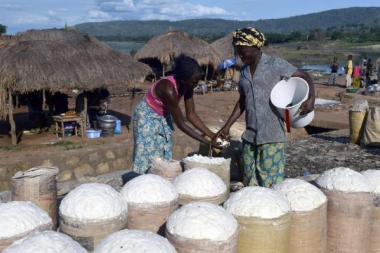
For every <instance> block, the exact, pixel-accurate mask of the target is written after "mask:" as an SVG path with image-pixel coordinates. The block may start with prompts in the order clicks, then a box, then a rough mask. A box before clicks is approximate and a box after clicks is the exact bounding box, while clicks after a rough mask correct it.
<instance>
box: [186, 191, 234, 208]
mask: <svg viewBox="0 0 380 253" xmlns="http://www.w3.org/2000/svg"><path fill="white" fill-rule="evenodd" d="M228 196H229V193H228V191H225V192H223V193H222V194H220V195H218V196H215V197H203V198H200V197H194V196H190V195H187V194H179V198H178V199H179V204H180V205H181V206H183V205H186V204H189V203H191V202H197V201H204V202H209V203H212V204H215V205H220V204H222V203H223V202H224V201H226V199H227V198H228Z"/></svg>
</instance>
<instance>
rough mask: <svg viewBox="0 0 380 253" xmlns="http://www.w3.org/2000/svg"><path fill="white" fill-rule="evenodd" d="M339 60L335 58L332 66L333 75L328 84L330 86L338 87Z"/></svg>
mask: <svg viewBox="0 0 380 253" xmlns="http://www.w3.org/2000/svg"><path fill="white" fill-rule="evenodd" d="M338 68H339V64H338V58H337V57H334V58H333V61H332V63H331V64H330V69H331V73H330V76H329V80H328V84H329V85H336V78H337V76H338Z"/></svg>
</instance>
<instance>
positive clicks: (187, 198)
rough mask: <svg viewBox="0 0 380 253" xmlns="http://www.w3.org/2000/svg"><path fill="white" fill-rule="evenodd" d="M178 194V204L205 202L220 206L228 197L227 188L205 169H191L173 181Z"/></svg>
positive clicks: (220, 180) (219, 179)
mask: <svg viewBox="0 0 380 253" xmlns="http://www.w3.org/2000/svg"><path fill="white" fill-rule="evenodd" d="M173 185H174V186H175V187H176V189H177V191H178V193H179V204H180V205H185V204H188V203H190V202H198V201H205V202H210V203H213V204H216V205H220V204H222V203H223V202H224V201H225V200H226V199H227V197H228V191H227V186H226V184H225V183H224V182H223V180H222V179H221V178H220V177H219V176H218V175H216V174H215V173H213V172H211V171H209V170H208V169H205V168H192V169H189V170H186V171H185V172H184V173H182V174H181V175H179V176H178V177H176V179H174V181H173Z"/></svg>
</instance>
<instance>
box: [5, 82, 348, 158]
mask: <svg viewBox="0 0 380 253" xmlns="http://www.w3.org/2000/svg"><path fill="white" fill-rule="evenodd" d="M314 80H315V87H316V94H317V97H318V98H325V99H333V98H334V97H336V94H337V93H339V92H342V91H344V86H343V83H344V77H342V76H340V77H339V79H338V83H339V84H341V85H338V86H327V84H326V81H327V78H326V77H317V76H316V77H314ZM150 85H151V84H150V83H144V84H140V85H139V86H138V88H140V89H141V90H143V91H146V90H147V89H148V88H149V87H150ZM109 90H110V93H111V95H112V97H111V103H110V105H109V112H108V113H109V114H111V115H114V116H116V117H117V118H118V119H120V120H121V123H122V134H117V135H116V134H115V135H114V136H113V137H107V138H98V139H87V138H81V137H76V136H71V137H65V138H61V137H57V136H56V134H55V133H54V129H55V125H54V121H53V119H49V121H48V122H47V126H48V127H47V128H46V129H45V131H43V132H41V133H39V134H35V135H25V134H22V132H23V130H30V121H29V119H28V112H27V107H26V106H21V107H20V108H15V112H14V118H15V122H16V127H17V132H18V134H19V143H18V145H17V147H13V146H12V145H11V138H10V135H9V131H10V126H9V124H8V122H7V121H0V152H1V150H3V151H7V150H11V151H14V150H20V151H21V150H23V151H26V152H28V153H31V155H32V154H33V153H34V152H44V151H46V149H44V146H47V145H46V144H54V143H58V142H60V141H67V142H70V143H73V144H74V145H75V144H85V143H88V144H91V143H94V144H97V143H102V142H105V141H114V140H118V139H124V140H125V139H126V138H132V131H131V115H132V112H133V109H134V107H135V106H136V104H137V103H138V101H139V100H140V99H141V98H142V97H143V92H141V93H137V94H136V95H135V97H134V98H133V99H132V96H131V92H130V91H127V90H126V89H120V88H119V89H116V88H113V89H109ZM194 96H195V102H196V111H197V113H198V114H199V116H200V118H201V119H202V120H203V121H204V123H205V124H206V125H210V126H222V125H223V124H224V122H225V121H226V120H227V119H228V117H229V115H230V114H231V112H232V110H233V107H234V105H235V103H236V101H237V99H238V92H237V91H235V90H234V91H219V92H217V91H214V92H208V93H206V94H204V95H203V94H195V95H194ZM181 106H182V109H184V108H183V103H182V104H181ZM74 107H75V99H74V97H71V98H70V99H69V108H70V109H72V108H74ZM183 112H184V110H183ZM238 121H244V115H242V117H241V118H240V119H239V120H238ZM179 131H180V130H177V131H175V132H174V135H175V134H176V132H177V133H178V132H179ZM301 135H304V133H301ZM294 138H297V134H296V135H295V136H294ZM57 148H58V147H57ZM42 150H44V151H42ZM48 150H49V152H54V147H53V148H52V146H51V145H49V149H48ZM16 153H18V152H12V155H16Z"/></svg>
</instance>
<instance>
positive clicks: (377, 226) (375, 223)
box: [361, 170, 380, 253]
mask: <svg viewBox="0 0 380 253" xmlns="http://www.w3.org/2000/svg"><path fill="white" fill-rule="evenodd" d="M361 174H362V175H364V176H365V177H366V178H367V179H368V180H369V181H370V182H371V185H372V187H373V206H372V219H371V232H370V236H369V239H368V248H367V252H368V253H379V252H380V240H379V238H380V170H366V171H362V172H361Z"/></svg>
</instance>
